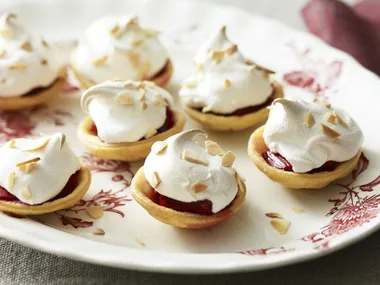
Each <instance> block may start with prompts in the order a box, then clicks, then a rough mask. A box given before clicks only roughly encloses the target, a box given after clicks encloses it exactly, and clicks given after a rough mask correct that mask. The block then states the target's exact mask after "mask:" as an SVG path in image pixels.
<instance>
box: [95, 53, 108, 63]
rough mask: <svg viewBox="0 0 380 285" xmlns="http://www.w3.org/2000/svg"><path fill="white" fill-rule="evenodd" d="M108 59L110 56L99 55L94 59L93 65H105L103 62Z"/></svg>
mask: <svg viewBox="0 0 380 285" xmlns="http://www.w3.org/2000/svg"><path fill="white" fill-rule="evenodd" d="M107 59H108V56H106V55H103V56H101V57H98V58H97V59H94V60H93V61H92V65H94V66H100V65H103V64H105V63H106V61H107Z"/></svg>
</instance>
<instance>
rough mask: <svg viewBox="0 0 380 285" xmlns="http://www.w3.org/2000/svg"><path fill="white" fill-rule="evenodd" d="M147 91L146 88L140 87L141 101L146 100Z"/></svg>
mask: <svg viewBox="0 0 380 285" xmlns="http://www.w3.org/2000/svg"><path fill="white" fill-rule="evenodd" d="M145 93H146V91H145V89H142V88H141V89H139V101H140V102H142V101H144V100H145Z"/></svg>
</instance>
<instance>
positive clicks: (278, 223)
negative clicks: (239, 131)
mask: <svg viewBox="0 0 380 285" xmlns="http://www.w3.org/2000/svg"><path fill="white" fill-rule="evenodd" d="M270 225H271V226H272V227H273V228H274V229H275V230H276V231H278V232H279V234H280V235H285V234H286V233H287V232H288V229H289V226H290V222H289V221H288V220H284V219H274V220H271V221H270Z"/></svg>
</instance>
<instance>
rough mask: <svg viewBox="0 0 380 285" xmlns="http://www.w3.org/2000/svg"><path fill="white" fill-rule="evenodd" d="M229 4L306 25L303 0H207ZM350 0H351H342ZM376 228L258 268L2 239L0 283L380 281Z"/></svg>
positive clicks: (132, 284)
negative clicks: (208, 268) (124, 258)
mask: <svg viewBox="0 0 380 285" xmlns="http://www.w3.org/2000/svg"><path fill="white" fill-rule="evenodd" d="M199 1H202V0H199ZM207 1H210V2H215V3H222V4H233V5H237V6H241V7H243V8H245V9H248V10H250V11H252V12H255V13H258V14H262V15H265V16H270V17H274V18H277V19H279V20H281V21H283V22H285V23H287V24H289V25H291V26H293V27H295V28H298V29H301V30H305V26H304V24H303V21H302V18H301V17H300V15H299V12H298V11H299V9H300V7H302V5H304V4H305V2H306V1H305V0H291V1H284V0H265V1H263V0H207ZM344 2H347V3H353V2H355V0H345V1H344ZM379 238H380V233H379V232H378V233H375V234H373V235H372V236H370V237H369V238H367V239H366V240H364V241H362V242H359V243H357V244H355V245H353V246H351V247H349V248H346V249H344V250H341V251H339V252H336V253H333V254H331V255H329V256H326V257H323V258H320V259H317V260H314V261H309V262H304V263H302V264H296V265H292V266H288V267H283V268H278V269H272V270H267V271H262V272H252V273H240V274H229V275H208V276H207V275H206V276H195V275H193V276H191V275H186V276H183V275H172V274H154V273H144V272H135V271H128V270H121V269H114V268H107V267H103V266H97V265H91V264H86V263H81V262H77V261H72V260H68V259H65V258H62V257H57V256H53V255H50V254H46V253H41V252H38V251H35V250H32V249H29V248H26V247H23V246H20V245H17V244H15V243H12V242H9V241H6V240H4V239H0V261H1V262H0V272H1V274H0V285H2V284H7V285H8V284H51V285H55V284H111V283H112V284H130V285H135V284H138V285H140V284H144V285H146V284H158V285H159V284H165V285H167V284H181V285H186V284H198V285H203V284H218V285H223V284H251V283H253V282H254V283H256V284H292V285H298V284H302V285H304V284H305V283H307V284H309V285H314V284H346V285H351V284H352V285H354V284H362V285H367V284H373V285H375V284H380V267H379V265H380V244H379V243H378V239H379Z"/></svg>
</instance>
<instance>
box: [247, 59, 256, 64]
mask: <svg viewBox="0 0 380 285" xmlns="http://www.w3.org/2000/svg"><path fill="white" fill-rule="evenodd" d="M245 64H246V65H254V64H255V63H254V62H253V61H252V60H249V59H247V60H246V61H245Z"/></svg>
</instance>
